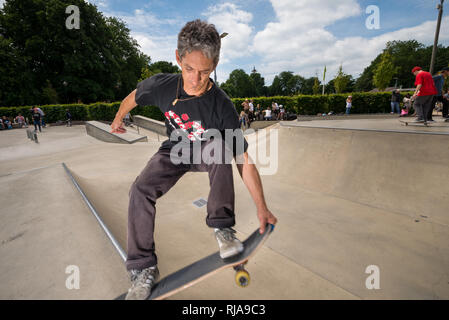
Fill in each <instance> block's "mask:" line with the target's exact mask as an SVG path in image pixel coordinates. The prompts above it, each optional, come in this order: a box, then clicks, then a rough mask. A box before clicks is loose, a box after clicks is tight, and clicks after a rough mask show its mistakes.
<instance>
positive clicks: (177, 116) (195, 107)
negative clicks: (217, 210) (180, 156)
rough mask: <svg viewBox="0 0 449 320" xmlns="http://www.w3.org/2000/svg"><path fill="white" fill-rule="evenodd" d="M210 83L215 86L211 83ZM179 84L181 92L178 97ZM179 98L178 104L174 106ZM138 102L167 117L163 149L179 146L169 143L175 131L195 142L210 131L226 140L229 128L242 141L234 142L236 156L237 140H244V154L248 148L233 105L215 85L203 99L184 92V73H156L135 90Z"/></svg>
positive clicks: (172, 142) (173, 142)
mask: <svg viewBox="0 0 449 320" xmlns="http://www.w3.org/2000/svg"><path fill="white" fill-rule="evenodd" d="M210 81H211V82H212V83H213V81H212V80H210ZM178 83H179V89H178V91H179V93H178V97H176V92H177V88H178ZM176 98H178V101H177V102H176V104H175V105H173V101H174V100H175V99H176ZM189 98H192V99H190V100H186V101H182V99H189ZM136 103H137V104H138V105H141V106H147V105H153V106H158V107H159V109H160V110H161V111H162V113H163V114H164V116H165V127H166V129H167V136H168V137H169V139H168V140H166V141H164V142H163V143H162V146H161V148H168V149H171V148H172V147H173V146H174V145H175V144H176V143H177V141H171V140H170V136H171V134H172V132H173V131H174V130H176V132H178V133H181V134H183V135H185V136H186V137H187V139H189V140H190V141H191V142H193V141H198V140H201V141H203V139H204V138H203V134H204V133H206V132H207V130H210V129H216V130H218V131H220V132H221V134H222V137H223V139H225V130H226V129H232V130H235V131H234V132H235V134H236V135H237V136H238V137H239V138H238V139H236V140H234V148H233V151H234V155H236V147H235V143H236V142H235V141H239V139H241V140H240V141H243V143H244V146H243V151H244V152H246V150H247V148H248V143H247V142H246V140H245V139H244V138H243V132H242V130H241V128H240V125H239V117H238V114H237V110H236V109H235V107H234V104H233V103H232V101H231V99H230V98H229V97H228V96H227V95H226V93H225V92H224V91H223V90H221V89H220V88H218V87H217V86H216V85H215V83H213V86H212V88H211V89H209V91H207V92H206V93H204V94H203V95H202V96H200V97H193V96H189V95H188V94H187V93H186V92H185V91H184V89H183V81H182V76H181V74H163V73H161V74H157V75H154V76H152V77H150V78H147V79H145V80H143V81H141V82H139V84H138V85H137V90H136ZM237 149H238V148H237Z"/></svg>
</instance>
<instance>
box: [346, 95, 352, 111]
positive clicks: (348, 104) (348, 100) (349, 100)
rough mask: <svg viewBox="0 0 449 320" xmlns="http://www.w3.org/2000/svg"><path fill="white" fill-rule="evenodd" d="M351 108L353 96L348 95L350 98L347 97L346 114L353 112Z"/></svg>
mask: <svg viewBox="0 0 449 320" xmlns="http://www.w3.org/2000/svg"><path fill="white" fill-rule="evenodd" d="M351 108H352V96H348V98H347V99H346V114H350V113H351Z"/></svg>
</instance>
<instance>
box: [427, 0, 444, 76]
mask: <svg viewBox="0 0 449 320" xmlns="http://www.w3.org/2000/svg"><path fill="white" fill-rule="evenodd" d="M443 3H444V0H441V3H440V4H439V5H437V9H438V22H437V29H436V31H435V41H434V42H433V49H432V59H431V60H430V70H429V72H430V74H433V68H434V66H435V57H436V54H437V47H438V37H439V35H440V26H441V17H442V16H443Z"/></svg>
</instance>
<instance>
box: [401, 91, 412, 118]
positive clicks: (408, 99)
mask: <svg viewBox="0 0 449 320" xmlns="http://www.w3.org/2000/svg"><path fill="white" fill-rule="evenodd" d="M402 102H403V103H404V107H403V108H402V110H401V117H406V116H408V113H409V112H410V108H411V107H412V99H411V97H410V94H408V93H407V94H406V95H405V97H404V99H403V100H402Z"/></svg>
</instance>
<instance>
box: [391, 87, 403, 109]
mask: <svg viewBox="0 0 449 320" xmlns="http://www.w3.org/2000/svg"><path fill="white" fill-rule="evenodd" d="M400 101H401V94H400V93H399V90H398V89H396V90H394V91H393V93H392V94H391V114H394V113H395V112H396V111H397V113H398V114H401V108H400V107H399V102H400Z"/></svg>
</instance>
